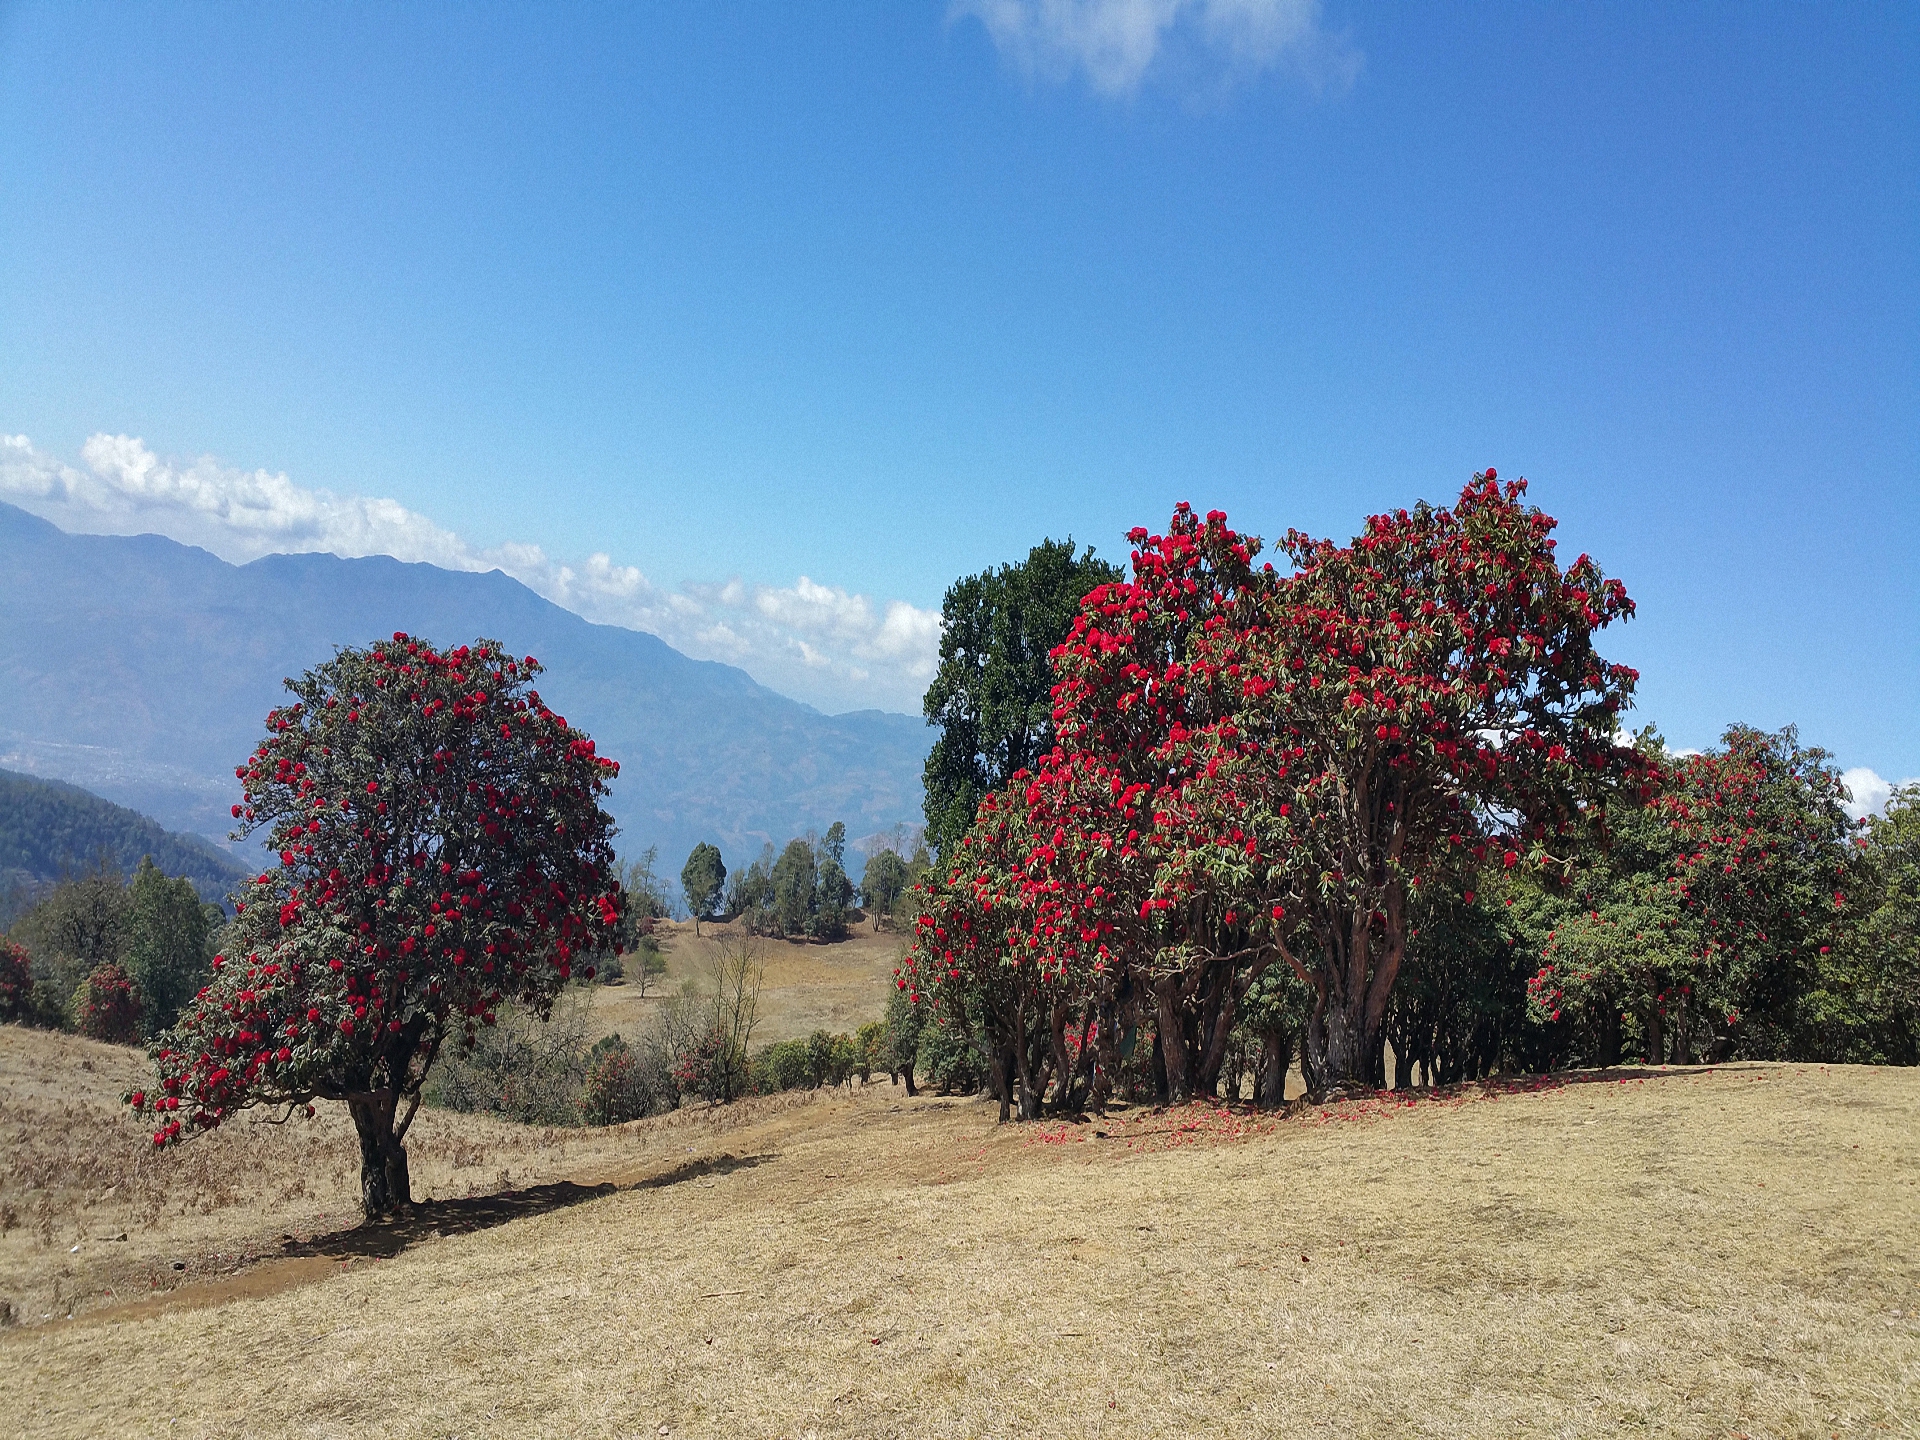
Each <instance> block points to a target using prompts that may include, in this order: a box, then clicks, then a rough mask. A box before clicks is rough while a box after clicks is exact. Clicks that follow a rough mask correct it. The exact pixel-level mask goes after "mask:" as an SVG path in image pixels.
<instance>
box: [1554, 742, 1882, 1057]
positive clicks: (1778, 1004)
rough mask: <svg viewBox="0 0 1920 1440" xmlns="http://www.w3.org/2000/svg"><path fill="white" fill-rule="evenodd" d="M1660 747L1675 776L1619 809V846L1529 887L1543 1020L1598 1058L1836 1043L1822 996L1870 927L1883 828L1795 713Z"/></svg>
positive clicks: (1789, 1050)
mask: <svg viewBox="0 0 1920 1440" xmlns="http://www.w3.org/2000/svg"><path fill="white" fill-rule="evenodd" d="M1647 745H1648V748H1649V749H1650V750H1657V741H1655V740H1654V739H1653V737H1651V736H1649V737H1648V740H1647ZM1660 761H1661V765H1662V769H1663V771H1664V783H1663V787H1662V790H1661V793H1660V794H1659V795H1658V797H1657V798H1656V799H1655V800H1654V802H1653V803H1652V804H1650V805H1648V806H1647V807H1645V808H1644V809H1642V810H1640V811H1638V812H1636V813H1632V814H1627V815H1623V816H1622V817H1621V823H1620V824H1619V825H1618V826H1617V828H1616V832H1615V834H1614V835H1613V836H1612V837H1611V839H1612V843H1611V844H1610V845H1609V846H1608V847H1607V849H1606V850H1605V851H1604V852H1603V851H1598V850H1592V849H1590V850H1588V851H1587V852H1586V853H1583V854H1581V855H1580V856H1579V857H1578V860H1577V863H1576V864H1574V865H1572V866H1571V867H1569V873H1568V874H1567V876H1566V879H1565V883H1563V884H1561V885H1559V886H1557V887H1554V888H1553V889H1551V890H1538V891H1537V892H1536V893H1535V894H1534V895H1532V896H1522V897H1520V899H1521V907H1522V915H1521V917H1520V918H1521V921H1522V924H1523V928H1524V929H1526V930H1528V931H1530V932H1531V939H1532V940H1533V941H1534V944H1533V946H1532V947H1531V948H1533V949H1535V950H1536V951H1537V953H1538V955H1539V958H1540V966H1539V969H1538V971H1537V973H1535V974H1534V975H1533V977H1532V978H1531V979H1530V980H1529V982H1528V1001H1529V1006H1530V1008H1531V1010H1532V1012H1533V1018H1534V1020H1535V1021H1536V1022H1538V1023H1540V1024H1541V1025H1544V1026H1546V1027H1548V1028H1549V1029H1550V1030H1551V1031H1553V1032H1555V1033H1556V1038H1557V1042H1558V1048H1559V1050H1560V1051H1561V1052H1563V1053H1565V1054H1568V1055H1570V1056H1573V1057H1577V1058H1580V1059H1585V1060H1588V1061H1592V1062H1597V1063H1600V1064H1612V1063H1614V1062H1615V1061H1617V1060H1619V1059H1620V1058H1621V1057H1622V1055H1623V1053H1632V1054H1637V1055H1641V1056H1644V1057H1646V1058H1648V1059H1651V1060H1656V1061H1660V1060H1672V1061H1686V1060H1690V1059H1718V1058H1721V1057H1723V1056H1725V1055H1727V1054H1729V1053H1733V1052H1734V1051H1735V1050H1736V1049H1737V1050H1738V1051H1739V1052H1740V1053H1745V1054H1761V1055H1795V1054H1802V1053H1811V1051H1813V1050H1823V1051H1832V1050H1834V1047H1832V1046H1826V1047H1821V1046H1818V1045H1814V1046H1809V1045H1808V1043H1807V1036H1806V1034H1805V1031H1806V1028H1807V1024H1808V1021H1809V1010H1808V1006H1809V1002H1810V1001H1811V1002H1812V1003H1814V1004H1815V1005H1817V1004H1818V1003H1819V1001H1818V999H1817V998H1816V997H1818V996H1820V994H1821V993H1822V991H1823V988H1826V987H1829V986H1830V985H1831V984H1832V976H1833V973H1834V967H1835V966H1836V965H1837V964H1839V963H1841V961H1840V957H1841V956H1843V955H1848V956H1851V955H1852V954H1853V953H1854V952H1855V951H1857V950H1858V948H1859V947H1860V946H1861V944H1862V943H1863V940H1864V939H1865V937H1864V936H1863V934H1862V932H1861V928H1860V926H1859V924H1858V923H1857V922H1858V921H1859V920H1860V919H1861V918H1864V912H1867V911H1869V910H1872V909H1875V908H1876V907H1874V906H1873V905H1872V904H1871V903H1870V902H1871V901H1872V900H1873V899H1874V898H1875V896H1874V892H1875V891H1876V890H1877V889H1878V888H1881V887H1879V886H1878V885H1877V884H1876V876H1877V872H1878V870H1879V869H1880V868H1882V867H1880V866H1878V865H1877V864H1876V861H1877V859H1878V854H1877V847H1875V846H1874V845H1873V843H1872V841H1873V839H1875V838H1877V831H1872V827H1868V828H1869V830H1870V832H1871V833H1869V834H1862V833H1860V831H1861V827H1860V826H1857V825H1856V824H1855V823H1854V822H1853V821H1851V820H1849V819H1848V818H1847V815H1846V812H1845V810H1844V809H1843V808H1842V802H1843V801H1844V800H1845V799H1846V791H1845V787H1844V785H1843V784H1842V781H1841V779H1840V776H1839V773H1838V772H1837V771H1836V770H1835V768H1834V767H1833V765H1832V764H1831V763H1830V760H1829V757H1828V756H1827V755H1826V753H1825V752H1824V751H1821V750H1818V749H1814V748H1810V747H1807V746H1803V745H1802V744H1801V743H1800V741H1799V737H1798V735H1797V734H1796V733H1795V732H1794V731H1793V730H1792V729H1791V728H1789V729H1787V730H1784V731H1781V732H1779V733H1778V734H1767V733H1764V732H1762V731H1759V730H1755V729H1753V728H1751V727H1749V726H1735V727H1733V728H1732V729H1730V730H1729V731H1728V732H1727V734H1726V736H1725V737H1724V740H1723V742H1722V746H1721V748H1719V749H1717V750H1715V751H1712V752H1710V753H1708V754H1703V755H1689V756H1681V757H1674V756H1667V755H1665V754H1664V752H1660ZM1894 819H1895V821H1898V820H1899V819H1900V811H1899V807H1897V806H1896V811H1895V817H1894ZM1888 823H1889V822H1887V821H1881V822H1880V826H1881V827H1883V828H1884V827H1886V826H1887V825H1888ZM1869 943H1870V942H1869ZM1908 949H1909V953H1910V947H1908ZM1881 952H1882V953H1881V954H1880V955H1879V956H1878V957H1877V958H1878V959H1880V960H1883V961H1887V960H1897V959H1898V958H1899V957H1900V953H1901V951H1900V947H1898V946H1897V945H1895V946H1884V947H1881ZM1882 969H1884V966H1880V967H1878V968H1876V970H1875V973H1876V974H1879V973H1880V971H1881V970H1882ZM1849 1011H1850V1015H1851V1017H1852V1018H1853V1019H1865V1018H1866V1017H1865V1016H1864V1013H1863V1012H1862V1010H1861V1007H1860V1005H1858V1004H1855V1005H1852V1006H1850V1007H1849ZM1846 1048H1847V1047H1846V1046H1844V1045H1843V1046H1840V1047H1838V1049H1839V1050H1841V1051H1844V1050H1845V1049H1846ZM1893 1048H1894V1049H1895V1050H1896V1051H1898V1050H1900V1048H1901V1046H1900V1044H1899V1043H1898V1042H1896V1043H1895V1044H1894V1047H1893Z"/></svg>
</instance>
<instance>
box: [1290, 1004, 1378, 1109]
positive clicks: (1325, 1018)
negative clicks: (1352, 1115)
mask: <svg viewBox="0 0 1920 1440" xmlns="http://www.w3.org/2000/svg"><path fill="white" fill-rule="evenodd" d="M1366 1020H1367V1017H1366V1014H1365V1011H1364V1010H1362V1011H1361V1013H1359V1014H1353V1013H1351V1011H1350V1010H1349V1008H1348V1007H1347V1006H1345V1005H1334V1004H1328V1005H1327V1006H1326V1007H1325V1008H1324V1010H1323V1012H1322V1013H1321V1014H1319V1015H1317V1016H1315V1017H1314V1023H1313V1024H1311V1025H1310V1026H1309V1027H1308V1030H1307V1038H1308V1043H1309V1047H1310V1048H1311V1050H1312V1051H1313V1070H1314V1080H1315V1082H1316V1084H1315V1088H1316V1089H1317V1090H1318V1091H1319V1092H1320V1098H1321V1099H1338V1098H1340V1097H1341V1096H1344V1095H1345V1094H1346V1093H1347V1092H1348V1091H1349V1090H1352V1089H1355V1088H1364V1087H1365V1086H1366V1085H1367V1082H1368V1081H1369V1080H1370V1079H1371V1078H1372V1076H1373V1067H1374V1062H1375V1061H1376V1059H1378V1058H1379V1038H1378V1036H1377V1034H1370V1033H1369V1030H1370V1028H1371V1027H1369V1026H1368V1025H1367V1023H1366Z"/></svg>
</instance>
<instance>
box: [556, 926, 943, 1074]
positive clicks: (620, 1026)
mask: <svg viewBox="0 0 1920 1440" xmlns="http://www.w3.org/2000/svg"><path fill="white" fill-rule="evenodd" d="M693 929H694V927H693V922H692V921H690V920H689V921H682V922H679V923H673V922H667V923H664V924H662V925H661V927H660V929H659V930H658V931H657V932H656V935H655V939H656V940H657V941H658V943H659V945H660V953H661V958H663V959H664V960H665V961H666V962H667V973H666V974H665V975H664V976H661V977H658V978H656V979H654V980H652V981H650V982H649V984H648V991H649V993H648V994H647V995H645V996H642V995H641V993H640V987H639V986H638V985H636V984H634V983H633V982H632V981H628V982H627V983H625V984H622V985H606V986H596V987H595V988H594V990H593V1017H592V1021H591V1027H590V1028H591V1029H592V1032H593V1033H594V1034H595V1035H604V1034H606V1033H608V1032H609V1031H613V1030H618V1031H621V1032H623V1033H625V1034H628V1035H631V1034H633V1033H635V1032H636V1031H638V1030H639V1029H641V1028H642V1027H643V1026H644V1025H645V1023H646V1019H647V1014H648V1012H649V1010H650V1009H651V1008H653V1007H655V1006H657V1005H659V1004H660V1002H661V998H662V997H663V996H666V995H673V994H678V993H680V992H681V991H682V990H683V989H688V988H697V987H698V986H699V985H700V984H701V983H702V982H703V980H704V978H705V966H706V963H707V961H708V960H709V959H710V957H712V956H713V954H714V953H715V952H716V951H717V950H718V949H719V948H720V946H721V945H723V944H750V945H751V946H752V947H753V950H754V953H755V954H756V955H757V956H759V958H760V959H761V961H762V962H763V963H764V964H765V966H766V979H765V982H764V984H763V985H762V987H761V991H760V1024H759V1026H758V1027H757V1028H756V1029H755V1030H754V1032H753V1043H754V1045H755V1046H756V1047H758V1046H761V1045H766V1044H770V1043H772V1042H773V1041H775V1040H794V1039H798V1038H800V1037H801V1036H804V1035H809V1034H811V1033H812V1032H813V1031H815V1030H829V1031H833V1032H834V1033H836V1034H838V1033H842V1032H851V1031H853V1030H854V1029H856V1028H858V1027H859V1026H860V1025H861V1024H863V1023H865V1022H866V1021H868V1020H878V1019H879V1018H880V1014H881V1011H882V1010H883V1009H884V1008H885V1006H886V1001H887V994H886V987H887V984H888V981H889V978H890V977H891V976H892V974H893V970H894V967H895V966H896V965H898V964H899V963H900V961H899V953H900V946H901V945H902V944H903V943H904V939H905V936H904V935H903V934H902V933H901V932H899V931H897V930H895V931H887V932H883V933H881V934H875V933H874V925H873V922H872V921H871V920H863V921H861V922H860V923H859V924H858V925H855V926H854V927H853V929H852V931H851V933H850V934H849V935H848V937H847V938H846V939H845V940H839V941H836V942H834V943H833V944H831V945H817V944H813V943H810V942H808V941H804V940H770V939H766V938H764V937H762V938H749V937H748V936H747V935H746V934H745V932H743V931H741V930H739V929H738V928H737V927H736V926H732V925H715V924H711V923H705V922H703V923H702V924H701V926H700V934H699V936H698V937H696V936H695V935H694V933H693Z"/></svg>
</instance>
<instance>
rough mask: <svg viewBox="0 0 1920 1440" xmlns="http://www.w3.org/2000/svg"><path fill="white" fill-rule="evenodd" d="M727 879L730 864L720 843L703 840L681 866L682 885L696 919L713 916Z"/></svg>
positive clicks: (689, 908) (688, 907)
mask: <svg viewBox="0 0 1920 1440" xmlns="http://www.w3.org/2000/svg"><path fill="white" fill-rule="evenodd" d="M726 883H727V867H726V864H725V862H723V861H722V860H721V858H720V849H719V847H718V846H715V845H709V844H708V843H707V842H706V841H704V840H702V841H701V842H700V843H699V844H698V845H696V846H694V847H693V852H692V853H691V854H690V855H688V856H687V863H686V864H685V865H684V866H682V867H681V870H680V889H681V891H682V892H683V893H684V894H685V895H686V897H687V909H688V910H690V911H692V912H693V918H694V920H695V921H696V922H698V921H701V920H706V919H710V918H711V917H712V915H713V913H714V910H715V908H716V907H717V906H718V905H719V904H720V897H721V895H722V893H723V891H724V889H725V887H726Z"/></svg>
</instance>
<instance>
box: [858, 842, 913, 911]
mask: <svg viewBox="0 0 1920 1440" xmlns="http://www.w3.org/2000/svg"><path fill="white" fill-rule="evenodd" d="M912 884H913V875H912V872H911V871H909V870H908V869H907V862H906V861H904V860H902V859H901V858H900V857H899V855H897V854H895V853H894V852H893V851H892V850H879V851H876V852H875V853H874V854H872V855H870V856H868V857H867V868H866V870H865V872H864V873H863V874H862V875H861V876H860V903H861V904H862V905H864V906H866V907H867V909H868V910H870V911H872V912H873V914H874V915H875V916H877V917H878V918H880V919H882V920H887V919H891V918H892V917H893V912H894V908H895V907H896V906H897V905H899V903H900V897H901V896H902V895H904V894H906V893H907V889H908V887H909V886H911V885H912Z"/></svg>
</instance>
